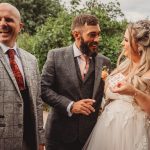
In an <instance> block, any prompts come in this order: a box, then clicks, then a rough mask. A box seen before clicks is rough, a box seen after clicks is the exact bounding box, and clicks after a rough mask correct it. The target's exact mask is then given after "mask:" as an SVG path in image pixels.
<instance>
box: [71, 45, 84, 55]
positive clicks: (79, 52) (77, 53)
mask: <svg viewBox="0 0 150 150" xmlns="http://www.w3.org/2000/svg"><path fill="white" fill-rule="evenodd" d="M73 53H74V57H79V56H81V55H82V52H81V51H80V50H79V49H78V48H77V46H76V44H75V43H74V44H73Z"/></svg>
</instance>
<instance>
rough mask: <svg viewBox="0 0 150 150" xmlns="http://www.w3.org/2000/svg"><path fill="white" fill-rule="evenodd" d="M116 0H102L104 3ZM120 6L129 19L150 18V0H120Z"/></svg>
mask: <svg viewBox="0 0 150 150" xmlns="http://www.w3.org/2000/svg"><path fill="white" fill-rule="evenodd" d="M111 1H112V2H115V0H101V2H103V3H108V2H111ZM118 2H119V3H120V8H121V10H122V12H123V13H124V14H125V17H126V18H127V20H128V21H137V20H140V19H146V18H149V19H150V0H118Z"/></svg>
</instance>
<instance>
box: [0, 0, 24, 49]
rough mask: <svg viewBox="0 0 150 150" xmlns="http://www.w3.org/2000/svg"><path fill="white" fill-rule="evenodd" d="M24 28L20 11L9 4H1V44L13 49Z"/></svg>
mask: <svg viewBox="0 0 150 150" xmlns="http://www.w3.org/2000/svg"><path fill="white" fill-rule="evenodd" d="M22 27H23V24H22V22H21V17H20V13H19V11H18V9H17V8H16V7H14V6H13V5H11V4H9V3H0V42H1V43H3V44H5V45H6V46H8V47H11V48H12V47H13V46H14V44H15V42H16V40H17V37H18V34H19V33H20V31H21V29H22Z"/></svg>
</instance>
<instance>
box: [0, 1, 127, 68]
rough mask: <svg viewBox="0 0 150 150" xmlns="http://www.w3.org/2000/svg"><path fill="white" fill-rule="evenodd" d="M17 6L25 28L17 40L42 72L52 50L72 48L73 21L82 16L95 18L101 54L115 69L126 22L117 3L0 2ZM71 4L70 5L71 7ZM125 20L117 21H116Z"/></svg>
mask: <svg viewBox="0 0 150 150" xmlns="http://www.w3.org/2000/svg"><path fill="white" fill-rule="evenodd" d="M0 2H8V3H11V4H13V5H14V6H16V7H17V8H18V9H19V11H20V13H21V16H22V21H23V23H24V29H23V30H22V33H21V34H20V37H19V38H18V44H19V46H20V47H22V48H23V49H25V50H27V51H29V52H30V53H32V54H33V55H35V56H36V57H37V59H38V63H39V68H40V71H41V70H42V67H43V64H44V63H45V60H46V56H47V53H48V51H49V50H51V49H54V48H58V47H63V46H67V45H70V44H71V43H72V42H73V41H72V37H71V32H70V26H71V22H72V18H73V17H74V16H76V15H78V14H81V13H89V14H93V15H96V16H97V17H98V19H99V22H100V27H101V30H102V33H101V41H100V45H99V52H101V53H103V54H104V55H106V56H107V57H109V58H110V59H111V62H112V68H114V67H115V64H116V60H117V57H118V54H119V53H120V50H121V45H120V43H121V41H122V39H123V34H124V30H125V27H126V25H127V20H126V19H125V18H124V14H123V13H122V11H121V9H120V4H119V2H118V1H116V2H110V3H108V4H103V3H102V2H101V1H100V0H84V4H83V1H82V0H70V1H67V5H66V3H63V1H61V0H0ZM68 3H69V4H68ZM118 17H119V18H122V19H121V20H118V19H117V18H118Z"/></svg>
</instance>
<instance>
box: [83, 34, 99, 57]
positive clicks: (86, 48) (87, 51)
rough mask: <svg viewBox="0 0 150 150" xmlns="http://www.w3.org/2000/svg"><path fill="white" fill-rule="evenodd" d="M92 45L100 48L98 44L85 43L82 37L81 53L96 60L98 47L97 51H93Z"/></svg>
mask: <svg viewBox="0 0 150 150" xmlns="http://www.w3.org/2000/svg"><path fill="white" fill-rule="evenodd" d="M92 45H97V46H98V43H97V42H85V41H84V39H83V38H82V37H81V45H80V51H81V52H82V53H83V54H85V55H86V56H89V57H92V58H95V57H96V55H97V54H98V47H97V49H96V50H94V51H91V50H90V48H89V47H90V46H92Z"/></svg>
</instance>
